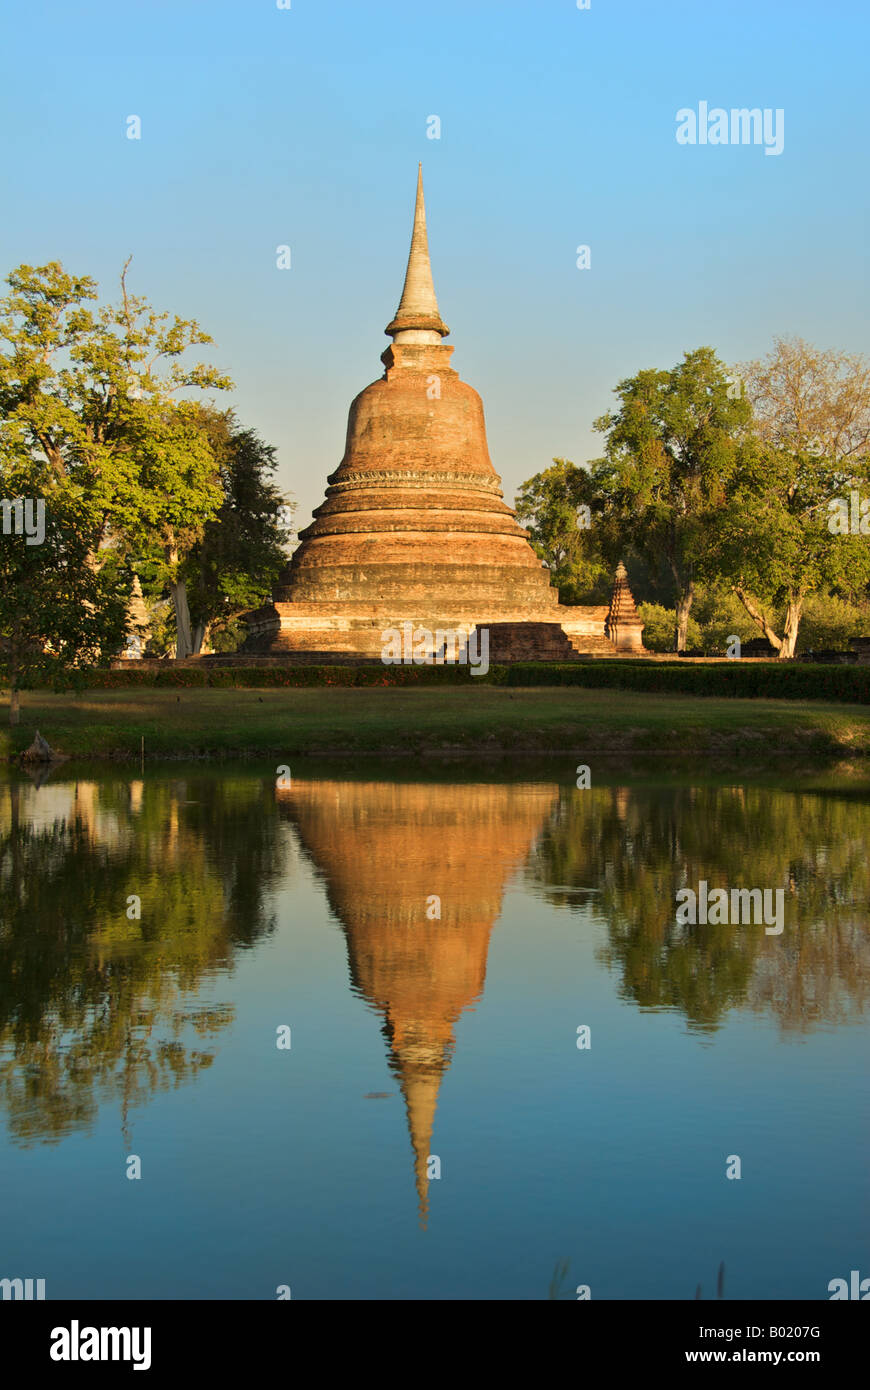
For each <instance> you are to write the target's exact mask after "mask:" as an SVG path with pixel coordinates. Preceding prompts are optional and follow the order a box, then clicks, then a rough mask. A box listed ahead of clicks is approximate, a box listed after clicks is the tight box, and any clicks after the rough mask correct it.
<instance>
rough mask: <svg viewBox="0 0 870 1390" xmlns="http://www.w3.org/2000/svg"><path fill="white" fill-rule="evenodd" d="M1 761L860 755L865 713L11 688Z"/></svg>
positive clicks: (752, 705)
mask: <svg viewBox="0 0 870 1390" xmlns="http://www.w3.org/2000/svg"><path fill="white" fill-rule="evenodd" d="M0 721H2V723H0V756H2V757H4V758H8V757H10V756H12V755H14V754H15V753H18V752H21V751H22V750H23V749H24V748H26V747H27V745H28V744H29V743H30V741H31V739H32V738H33V734H34V731H35V730H36V729H37V728H38V729H39V730H40V731H41V733H42V734H43V735H44V736H45V737H46V738H47V739H48V741H49V742H50V743H51V744H52V746H53V747H54V748H56V749H57V750H58V751H60V752H63V753H66V754H68V755H70V756H72V757H81V758H94V757H97V758H105V757H119V756H120V757H124V756H128V757H138V755H139V749H140V740H141V738H142V736H143V735H144V738H145V751H146V757H148V758H151V759H153V758H158V757H161V758H165V757H188V758H189V757H199V756H202V755H210V756H234V755H239V754H266V753H268V754H270V755H271V754H275V755H276V756H277V757H281V756H285V757H289V756H290V755H298V754H329V753H372V752H382V753H412V754H421V753H437V752H441V751H477V752H485V753H486V752H492V753H503V754H504V753H507V754H509V755H511V754H524V753H532V752H538V753H547V752H558V751H566V752H567V751H570V752H571V753H575V752H576V753H589V754H594V753H621V754H625V753H635V752H636V753H638V754H641V753H643V754H650V753H668V754H671V755H674V754H696V755H697V754H701V755H705V756H706V755H715V754H727V755H733V754H739V755H740V756H742V757H754V758H763V757H765V756H768V755H776V754H795V753H802V752H803V753H806V754H808V755H809V754H812V755H814V756H821V757H825V758H829V757H837V758H842V757H850V758H851V757H859V756H867V755H868V754H870V709H868V707H867V706H866V705H841V704H837V705H835V704H825V703H823V702H822V701H817V700H813V701H807V702H803V701H798V700H762V699H753V700H738V699H733V698H731V699H716V698H710V697H706V698H698V697H694V696H685V695H657V694H649V693H640V692H633V691H622V690H585V689H579V688H578V689H572V688H561V687H556V688H545V689H540V688H538V689H510V688H504V687H495V686H488V687H478V688H475V687H473V686H472V687H464V688H450V687H440V688H431V687H430V688H422V689H386V690H384V689H374V690H373V689H366V688H350V689H342V688H332V689H277V690H261V691H257V690H213V689H195V690H182V691H175V690H165V689H148V690H136V691H132V690H101V691H88V692H85V693H81V692H79V693H68V694H53V693H49V692H44V691H28V692H26V693H24V694H23V695H22V710H21V725H20V726H19V727H18V728H17V729H12V730H10V729H9V728H8V727H6V724H7V721H8V704H7V703H6V701H0Z"/></svg>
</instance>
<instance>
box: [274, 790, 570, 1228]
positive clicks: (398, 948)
mask: <svg viewBox="0 0 870 1390" xmlns="http://www.w3.org/2000/svg"><path fill="white" fill-rule="evenodd" d="M277 795H278V799H279V806H280V807H281V809H282V813H284V814H287V815H289V816H290V818H291V820H292V821H293V822H294V824H295V826H296V829H297V831H298V834H299V839H300V841H301V844H302V846H303V848H304V850H305V851H306V853H307V854H308V855H309V857H310V859H311V860H312V861H313V863H314V865H315V866H316V868H317V869H318V870H319V872H320V874H321V876H322V878H323V880H324V882H325V885H326V893H327V898H328V901H329V904H330V906H331V908H332V910H333V912H334V913H335V915H336V916H337V918H338V920H339V921H340V923H341V926H342V929H343V930H344V933H345V936H346V938H347V949H348V962H349V966H350V974H351V980H352V983H353V986H354V988H355V989H356V990H357V991H358V992H359V993H360V994H361V995H362V996H363V997H364V998H365V999H366V1000H367V1001H368V1002H369V1003H370V1004H371V1005H372V1007H373V1008H375V1009H376V1010H377V1011H378V1012H379V1013H380V1014H382V1016H383V1018H384V1029H383V1032H384V1036H385V1037H386V1039H387V1042H388V1045H389V1066H390V1069H391V1071H392V1072H393V1074H394V1075H395V1077H396V1079H397V1081H398V1084H399V1087H400V1089H401V1092H402V1095H403V1096H404V1098H405V1107H406V1110H407V1117H408V1128H409V1131H410V1136H411V1147H412V1149H413V1153H414V1175H415V1182H416V1187H417V1196H418V1199H419V1210H420V1220H421V1223H422V1224H423V1225H425V1224H426V1219H427V1214H428V1206H429V1178H428V1175H427V1167H428V1159H429V1155H430V1153H431V1151H432V1136H433V1129H434V1123H435V1111H436V1108H437V1104H438V1091H439V1088H440V1085H441V1078H442V1077H443V1075H444V1073H445V1072H446V1070H447V1068H448V1067H449V1065H450V1062H451V1058H452V1055H453V1046H454V1025H455V1024H456V1021H457V1020H458V1018H459V1016H460V1014H462V1013H463V1011H464V1010H466V1009H468V1008H470V1007H472V1006H473V1004H474V1002H475V1001H476V1000H477V999H478V998H479V997H480V996H481V994H482V993H483V987H484V981H485V978H486V960H487V952H488V950H489V937H490V933H491V931H492V928H493V925H494V923H495V921H496V919H497V917H498V915H499V912H500V911H501V905H502V899H503V896H504V890H505V887H506V885H507V883H508V881H509V879H510V878H511V876H512V875H513V873H514V872H515V870H516V869H517V868H518V867H519V866H520V865H521V864H522V863H523V862H524V861H525V859H526V857H527V855H528V853H529V851H530V850H531V848H532V846H533V844H534V842H535V838H536V836H537V835H538V833H539V832H540V830H541V828H542V826H543V825H544V823H545V820H546V818H547V816H548V814H549V812H550V810H551V808H552V807H553V805H554V802H555V800H556V795H557V788H555V787H553V786H552V785H550V786H530V785H524V786H499V785H480V784H473V785H468V786H463V785H453V786H437V785H433V784H420V783H413V784H407V785H402V784H390V783H385V782H306V781H300V780H297V779H296V778H295V777H294V779H293V782H292V785H291V786H290V787H287V788H283V789H281V788H279V790H278V793H277ZM433 897H434V898H437V899H440V912H441V916H440V918H436V919H434V920H433V919H430V917H428V916H427V904H428V907H429V911H430V912H433V911H434V910H435V906H434V904H433V903H432V899H433Z"/></svg>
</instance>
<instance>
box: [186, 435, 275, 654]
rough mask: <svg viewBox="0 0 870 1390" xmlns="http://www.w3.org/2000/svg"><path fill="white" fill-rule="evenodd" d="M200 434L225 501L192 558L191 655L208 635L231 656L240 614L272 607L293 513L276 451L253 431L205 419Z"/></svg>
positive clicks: (189, 577) (189, 579)
mask: <svg viewBox="0 0 870 1390" xmlns="http://www.w3.org/2000/svg"><path fill="white" fill-rule="evenodd" d="M202 427H203V428H204V430H205V432H206V435H207V438H208V441H209V444H210V446H211V449H212V452H213V454H214V457H215V459H216V461H217V466H218V479H219V483H220V487H221V492H222V498H223V500H222V501H221V504H220V507H219V508H218V511H217V514H216V515H215V517H214V518H213V519H212V520H211V521H207V522H206V524H205V526H204V527H203V531H202V536H201V539H200V540H199V541H198V542H197V543H196V545H195V546H194V547H193V548H192V550H191V551H190V554H189V555H188V557H187V560H186V563H185V566H184V574H185V575H186V576H187V587H188V593H189V597H190V608H191V612H192V614H193V651H194V653H196V652H199V651H200V650H201V647H202V644H203V641H204V639H205V637H206V634H208V637H209V640H210V641H211V643H212V644H213V645H215V646H219V645H221V644H223V643H225V644H227V645H228V646H229V647H230V649H233V648H234V647H235V645H236V640H235V639H236V638H237V636H238V632H237V627H238V624H237V623H236V621H235V620H236V619H237V618H238V616H239V614H241V613H244V612H245V611H247V610H249V609H251V608H257V607H259V605H260V604H261V603H263V602H264V601H265V600H266V599H268V597H269V595H270V594H271V591H272V586H273V584H274V582H275V580H276V579H277V577H278V575H279V574H280V572H281V570H282V569H283V568H284V566H285V564H286V563H287V555H286V551H285V546H286V543H287V539H288V537H289V529H288V527H287V526H286V525H285V524H284V517H285V516H287V515H288V514H289V513H290V511H291V506H290V504H288V503H287V501H286V500H285V498H284V496H283V494H282V493H281V492H280V491H279V489H278V488H277V486H276V485H275V483H274V481H273V478H272V475H273V474H274V471H275V468H276V462H275V449H274V447H273V446H272V445H270V444H265V443H264V442H263V441H262V440H261V439H260V438H259V436H258V435H257V433H256V432H255V431H254V430H251V429H241V428H240V427H239V425H238V424H237V423H236V420H235V417H234V415H233V413H232V412H231V411H227V412H223V413H218V412H216V411H213V410H212V411H209V410H203V411H202Z"/></svg>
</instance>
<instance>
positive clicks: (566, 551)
mask: <svg viewBox="0 0 870 1390" xmlns="http://www.w3.org/2000/svg"><path fill="white" fill-rule="evenodd" d="M589 502H590V498H589V475H588V473H587V472H586V470H585V469H582V468H578V467H577V466H576V465H575V464H573V463H571V462H569V461H568V460H567V459H553V466H552V467H551V468H547V469H545V470H544V472H543V473H536V474H535V476H534V477H533V478H530V479H529V480H528V482H525V483H523V484H522V486H521V488H520V491H519V494H518V496H517V500H516V514H517V519H518V520H519V521H521V522H522V523H523V525H524V526H526V527H527V529H528V532H529V539H530V540H531V543H532V545H533V546H534V548H535V550H536V551H537V553H538V555H540V557H541V559H542V560H543V561H544V562H545V564H546V565H547V568H548V569H549V571H550V574H551V577H552V582H553V583H554V584H555V585H556V587H557V588H558V590H559V598H560V600H561V601H562V602H563V603H577V602H578V601H579V600H580V597H581V596H582V595H585V594H586V593H588V592H589V591H590V590H592V589H594V588H595V587H596V586H598V585H600V584H601V582H602V580H604V579H606V575H607V570H606V567H605V565H604V564H603V563H602V559H601V556H600V555H599V553H598V552H597V548H596V546H595V543H594V538H593V537H592V535H591V517H592V513H591V508H590V505H589Z"/></svg>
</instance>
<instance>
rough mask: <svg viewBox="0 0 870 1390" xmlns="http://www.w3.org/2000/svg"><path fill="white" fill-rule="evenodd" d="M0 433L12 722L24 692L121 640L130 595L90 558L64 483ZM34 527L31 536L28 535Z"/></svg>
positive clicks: (0, 537) (3, 613)
mask: <svg viewBox="0 0 870 1390" xmlns="http://www.w3.org/2000/svg"><path fill="white" fill-rule="evenodd" d="M9 445H10V438H9V433H8V432H6V433H3V434H0V497H2V499H3V502H2V512H3V518H2V520H3V533H0V665H2V668H3V670H4V673H5V675H4V678H5V680H6V682H7V683H8V685H9V688H10V700H9V722H10V724H11V725H17V724H18V723H19V720H20V692H21V689H22V688H26V687H27V686H28V685H30V684H31V683H32V682H33V681H35V680H38V679H43V680H45V679H57V678H61V677H62V676H63V674H64V672H67V671H68V670H69V669H70V668H71V667H73V666H75V665H77V664H79V663H81V662H82V661H87V662H89V663H91V664H99V663H101V662H105V661H107V660H108V657H109V655H111V654H112V653H114V652H115V651H117V650H118V647H119V646H120V645H121V644H122V643H123V639H124V633H125V627H126V606H127V605H126V597H125V590H124V587H123V584H122V583H121V582H120V581H119V576H118V574H117V571H116V570H115V569H114V568H113V567H107V568H105V569H103V570H97V569H96V568H95V567H94V566H93V564H92V563H91V531H90V526H89V515H88V512H87V509H86V508H85V507H84V506H83V504H82V502H81V499H80V498H79V497H77V496H76V494H75V492H74V490H72V489H71V488H70V487H69V486H68V484H67V483H65V482H64V481H63V480H58V479H57V478H55V477H53V476H52V475H51V473H50V471H49V470H48V469H47V468H46V467H45V466H39V465H36V466H34V463H33V461H32V460H31V459H30V457H29V456H26V455H24V456H22V455H21V454H18V455H16V454H15V453H14V452H11V451H10V448H9ZM28 532H29V534H28Z"/></svg>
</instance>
